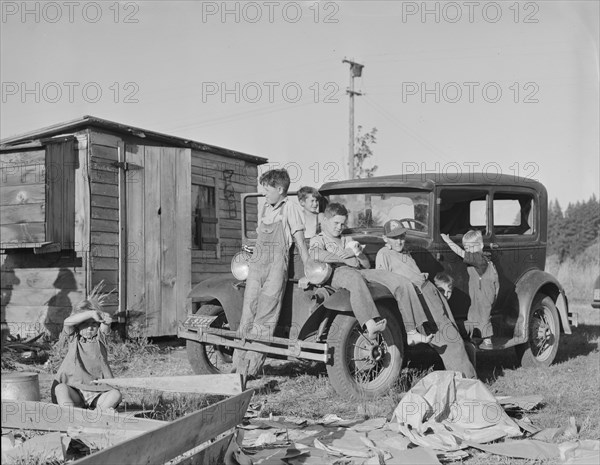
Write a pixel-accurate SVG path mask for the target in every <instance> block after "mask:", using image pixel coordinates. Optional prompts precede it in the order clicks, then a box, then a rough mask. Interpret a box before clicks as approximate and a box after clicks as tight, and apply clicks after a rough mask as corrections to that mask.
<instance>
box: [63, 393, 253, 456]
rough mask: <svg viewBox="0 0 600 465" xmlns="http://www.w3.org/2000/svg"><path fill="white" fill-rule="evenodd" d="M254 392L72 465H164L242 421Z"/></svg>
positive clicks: (240, 395) (178, 420)
mask: <svg viewBox="0 0 600 465" xmlns="http://www.w3.org/2000/svg"><path fill="white" fill-rule="evenodd" d="M252 392H253V391H251V390H248V391H244V392H243V393H241V394H239V395H237V396H235V397H230V398H229V399H226V400H223V401H221V402H219V403H216V404H213V405H211V406H209V407H206V408H203V409H202V410H198V411H197V412H195V413H192V414H190V415H187V416H185V417H183V418H179V419H177V420H175V421H173V422H170V423H168V424H166V425H165V426H161V427H160V428H157V429H155V430H152V431H148V432H147V433H144V434H142V435H140V436H137V437H135V438H132V439H129V440H127V441H124V442H122V443H120V444H117V445H115V446H112V447H109V448H107V449H104V450H101V451H99V452H96V453H95V454H92V455H89V456H87V457H84V458H83V459H81V460H78V461H76V462H75V463H74V464H73V465H105V464H107V463H126V464H128V465H138V464H139V465H153V464H155V465H162V464H164V463H165V462H167V461H169V460H171V459H173V458H175V457H177V456H178V455H181V454H183V453H184V452H187V451H189V450H190V449H193V448H194V447H196V446H198V445H200V444H202V443H204V442H206V441H208V440H209V439H212V438H214V437H216V436H218V435H219V434H220V433H222V432H224V431H227V430H228V429H230V428H233V427H234V426H236V425H238V424H239V423H241V421H242V419H243V418H244V414H245V413H246V409H247V408H248V404H249V403H250V398H251V397H252Z"/></svg>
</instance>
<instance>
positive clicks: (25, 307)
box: [0, 249, 85, 337]
mask: <svg viewBox="0 0 600 465" xmlns="http://www.w3.org/2000/svg"><path fill="white" fill-rule="evenodd" d="M0 264H1V279H2V303H1V310H2V312H1V313H2V316H1V319H2V321H3V322H6V323H7V325H8V330H9V331H10V334H12V335H13V336H16V335H20V336H21V337H28V336H33V335H35V334H38V333H39V332H40V331H42V330H44V331H46V332H48V333H49V334H51V335H52V336H54V337H58V334H59V333H60V330H61V329H62V323H63V321H64V319H65V318H66V317H67V316H69V314H70V313H71V309H72V306H73V305H76V304H77V302H79V301H80V300H81V299H83V298H84V295H85V273H84V269H83V266H82V260H81V258H78V257H77V256H75V254H74V253H67V252H64V251H62V252H55V253H48V254H41V255H38V254H34V253H33V251H32V250H31V249H30V250H19V251H16V250H13V251H10V252H9V253H6V254H1V255H0Z"/></svg>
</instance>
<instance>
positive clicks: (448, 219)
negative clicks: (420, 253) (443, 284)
mask: <svg viewBox="0 0 600 465" xmlns="http://www.w3.org/2000/svg"><path fill="white" fill-rule="evenodd" d="M436 195H437V202H436V204H437V211H436V222H435V223H436V228H435V231H434V234H435V244H436V245H435V247H436V250H435V252H434V256H435V257H436V258H437V260H438V262H439V263H440V265H441V267H443V270H444V272H445V273H447V274H448V275H450V277H452V279H453V280H454V292H453V293H452V297H451V298H450V301H449V303H450V308H451V310H452V313H453V315H454V317H455V318H456V320H457V321H458V322H460V321H462V320H465V319H466V317H467V312H468V309H469V305H470V303H471V299H470V298H469V275H468V273H467V267H466V265H465V264H464V262H463V259H462V258H461V257H460V256H458V255H457V254H455V253H454V252H452V250H450V247H448V246H447V245H446V244H445V242H444V241H443V240H442V238H441V236H440V233H443V234H448V235H449V236H450V238H451V239H452V240H453V241H454V242H455V243H456V244H458V245H459V246H461V247H462V237H463V235H464V234H465V233H466V232H467V231H469V230H471V229H478V230H480V231H481V233H482V236H483V241H484V251H489V244H490V242H491V237H492V236H491V227H490V225H491V220H490V215H489V212H490V202H491V200H490V195H489V190H488V189H485V188H482V187H477V186H474V187H470V186H469V187H466V186H439V187H438V188H437V192H436Z"/></svg>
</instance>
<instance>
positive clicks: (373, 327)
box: [365, 318, 387, 340]
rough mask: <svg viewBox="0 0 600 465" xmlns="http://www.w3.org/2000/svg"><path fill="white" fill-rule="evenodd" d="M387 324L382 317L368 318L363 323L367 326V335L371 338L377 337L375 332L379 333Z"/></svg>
mask: <svg viewBox="0 0 600 465" xmlns="http://www.w3.org/2000/svg"><path fill="white" fill-rule="evenodd" d="M386 326H387V320H386V319H385V318H382V319H381V320H379V321H375V320H374V319H370V320H369V321H367V322H366V323H365V327H366V328H367V337H368V338H369V339H371V340H373V339H375V338H376V337H377V333H381V332H382V331H383V330H385V327H386Z"/></svg>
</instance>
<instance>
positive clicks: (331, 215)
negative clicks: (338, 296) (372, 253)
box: [309, 203, 387, 340]
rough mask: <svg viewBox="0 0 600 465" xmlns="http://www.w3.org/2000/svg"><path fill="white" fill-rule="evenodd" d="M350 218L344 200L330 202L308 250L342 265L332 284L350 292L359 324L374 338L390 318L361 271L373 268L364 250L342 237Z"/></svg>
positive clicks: (322, 260) (330, 261)
mask: <svg viewBox="0 0 600 465" xmlns="http://www.w3.org/2000/svg"><path fill="white" fill-rule="evenodd" d="M347 218H348V210H346V207H344V206H343V205H342V204H341V203H330V204H329V205H328V206H327V208H326V209H325V212H324V217H323V221H322V223H321V228H322V231H321V233H319V234H317V235H316V236H314V237H313V238H311V240H310V251H309V253H310V256H311V258H313V259H315V260H317V261H320V262H324V263H332V264H335V265H339V266H336V267H335V268H334V270H333V275H332V278H331V285H332V286H334V287H339V288H344V289H347V290H348V291H350V305H351V306H352V310H353V311H354V315H355V316H356V319H357V320H358V323H359V324H360V325H361V326H364V327H365V329H366V333H367V337H368V338H369V339H372V340H373V339H376V337H377V334H378V333H380V332H382V331H384V330H385V328H386V325H387V321H386V320H385V319H384V318H381V315H380V314H379V310H377V307H376V306H375V302H373V298H372V297H371V292H370V291H369V288H368V287H367V283H366V282H365V279H364V278H363V276H362V275H361V273H360V272H359V269H360V268H369V267H370V264H369V259H368V258H367V257H366V256H365V255H364V254H363V253H362V250H360V251H358V250H357V249H356V248H355V249H354V250H352V249H350V248H347V247H346V246H347V244H348V243H349V242H350V241H351V240H352V239H351V238H350V237H346V236H342V231H343V230H344V228H345V225H346V220H347Z"/></svg>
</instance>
